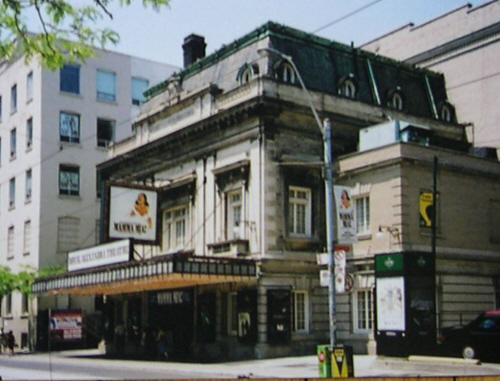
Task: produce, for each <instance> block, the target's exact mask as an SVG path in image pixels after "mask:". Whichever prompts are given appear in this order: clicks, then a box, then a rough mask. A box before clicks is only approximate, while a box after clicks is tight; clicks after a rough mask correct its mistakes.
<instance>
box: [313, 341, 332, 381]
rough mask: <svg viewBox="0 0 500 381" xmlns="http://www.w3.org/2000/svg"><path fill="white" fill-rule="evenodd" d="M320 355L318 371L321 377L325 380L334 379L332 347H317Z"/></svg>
mask: <svg viewBox="0 0 500 381" xmlns="http://www.w3.org/2000/svg"><path fill="white" fill-rule="evenodd" d="M316 352H317V354H318V371H319V376H320V377H322V378H323V377H324V378H331V377H332V360H331V358H332V357H331V355H330V345H328V344H325V345H318V346H317V347H316Z"/></svg>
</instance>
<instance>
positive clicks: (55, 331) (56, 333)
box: [50, 310, 83, 342]
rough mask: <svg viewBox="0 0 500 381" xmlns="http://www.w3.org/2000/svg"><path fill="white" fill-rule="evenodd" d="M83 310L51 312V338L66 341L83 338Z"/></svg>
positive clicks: (56, 340)
mask: <svg viewBox="0 0 500 381" xmlns="http://www.w3.org/2000/svg"><path fill="white" fill-rule="evenodd" d="M82 326H83V316H82V311H81V310H53V311H51V313H50V340H51V341H52V342H66V341H79V340H82V338H83V335H82Z"/></svg>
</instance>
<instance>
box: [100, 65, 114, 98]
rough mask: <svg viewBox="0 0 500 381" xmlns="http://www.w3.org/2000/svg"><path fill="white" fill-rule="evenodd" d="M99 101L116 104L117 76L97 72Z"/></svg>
mask: <svg viewBox="0 0 500 381" xmlns="http://www.w3.org/2000/svg"><path fill="white" fill-rule="evenodd" d="M97 99H100V100H104V101H110V102H114V101H115V100H116V74H115V73H112V72H110V71H104V70H97Z"/></svg>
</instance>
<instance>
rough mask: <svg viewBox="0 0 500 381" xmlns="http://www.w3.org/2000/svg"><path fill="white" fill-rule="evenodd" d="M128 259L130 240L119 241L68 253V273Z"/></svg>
mask: <svg viewBox="0 0 500 381" xmlns="http://www.w3.org/2000/svg"><path fill="white" fill-rule="evenodd" d="M129 259H130V240H128V239H125V240H120V241H115V242H111V243H108V244H104V245H99V246H95V247H92V248H88V249H83V250H77V251H73V252H70V253H68V271H75V270H82V269H88V268H92V267H97V266H103V265H109V264H113V263H120V262H126V261H128V260H129Z"/></svg>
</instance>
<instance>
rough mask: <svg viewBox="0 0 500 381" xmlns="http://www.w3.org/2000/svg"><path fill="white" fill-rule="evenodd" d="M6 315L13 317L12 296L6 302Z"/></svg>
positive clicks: (8, 296)
mask: <svg viewBox="0 0 500 381" xmlns="http://www.w3.org/2000/svg"><path fill="white" fill-rule="evenodd" d="M5 313H6V314H7V315H12V294H9V295H7V297H6V300H5Z"/></svg>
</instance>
